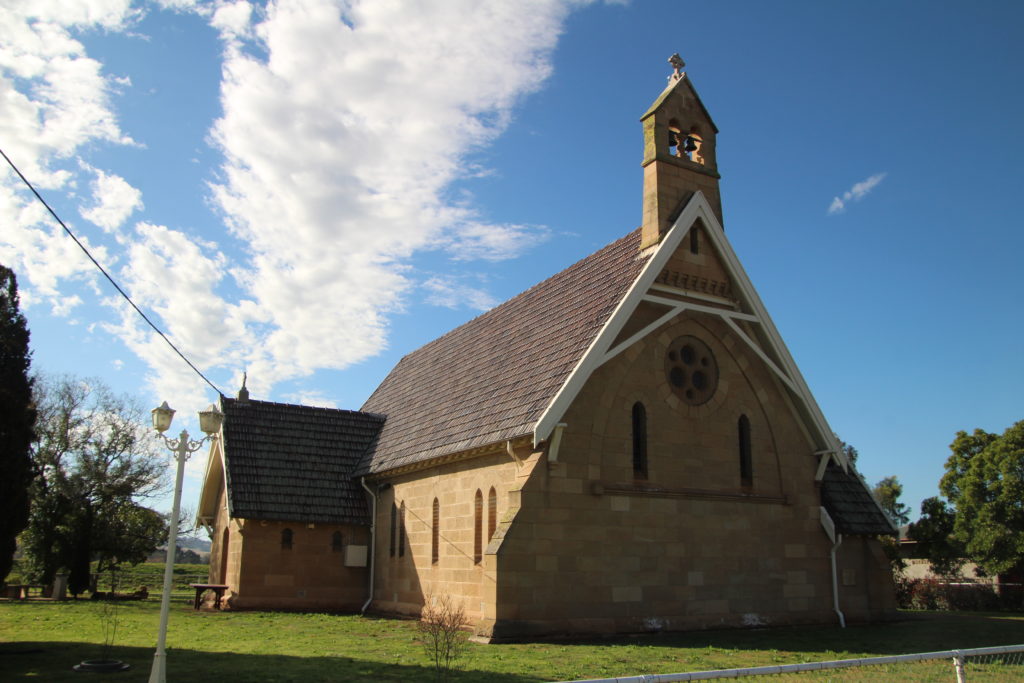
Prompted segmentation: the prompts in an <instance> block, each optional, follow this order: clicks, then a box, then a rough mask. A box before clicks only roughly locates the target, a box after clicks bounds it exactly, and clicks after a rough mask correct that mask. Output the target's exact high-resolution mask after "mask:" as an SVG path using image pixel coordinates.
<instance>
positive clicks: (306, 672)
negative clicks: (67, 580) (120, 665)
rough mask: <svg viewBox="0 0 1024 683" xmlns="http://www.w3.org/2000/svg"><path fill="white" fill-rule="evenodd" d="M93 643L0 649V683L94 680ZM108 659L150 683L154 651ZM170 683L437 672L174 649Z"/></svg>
mask: <svg viewBox="0 0 1024 683" xmlns="http://www.w3.org/2000/svg"><path fill="white" fill-rule="evenodd" d="M97 657H99V652H98V650H97V646H96V644H95V643H61V642H26V641H21V642H16V643H0V680H2V681H14V680H21V679H31V680H39V681H47V682H50V681H53V682H54V683H61V682H63V681H75V682H76V683H84V682H85V681H89V680H92V675H91V674H81V673H77V672H75V671H72V669H71V667H72V666H74V665H75V664H78V663H79V662H81V661H82V660H83V659H95V658H97ZM110 657H111V658H114V659H120V660H121V661H123V662H126V663H128V664H130V665H131V669H130V670H128V671H125V672H121V673H117V674H111V675H108V676H113V678H108V680H114V681H118V683H132V682H135V681H148V680H149V671H150V667H151V666H152V664H153V648H140V647H113V648H111V652H110ZM167 680H169V681H189V683H203V682H210V683H236V682H237V683H244V682H246V681H259V682H260V683H263V682H267V683H285V682H295V683H300V682H301V683H316V682H317V681H432V680H436V676H435V672H434V670H433V669H432V668H430V667H428V666H414V665H409V664H387V663H381V662H373V661H365V660H364V661H361V660H356V659H352V658H349V657H345V656H340V655H339V656H334V657H330V656H322V657H291V656H285V655H256V654H234V653H231V652H202V651H197V650H181V649H170V650H168V654H167ZM448 680H451V681H456V682H459V683H474V682H482V681H497V682H498V683H519V682H524V681H536V680H537V679H536V678H525V677H521V676H516V675H509V674H496V673H492V672H481V671H455V672H452V673H451V675H450V677H449V679H448Z"/></svg>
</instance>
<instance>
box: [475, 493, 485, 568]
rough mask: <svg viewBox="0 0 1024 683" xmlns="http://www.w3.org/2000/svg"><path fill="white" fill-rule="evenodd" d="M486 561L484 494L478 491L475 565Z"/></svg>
mask: <svg viewBox="0 0 1024 683" xmlns="http://www.w3.org/2000/svg"><path fill="white" fill-rule="evenodd" d="M483 559H484V494H482V493H480V489H477V490H476V496H475V497H474V499H473V564H480V562H482V561H483Z"/></svg>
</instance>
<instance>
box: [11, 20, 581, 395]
mask: <svg viewBox="0 0 1024 683" xmlns="http://www.w3.org/2000/svg"><path fill="white" fill-rule="evenodd" d="M580 4H583V3H581V2H575V1H573V0H523V1H522V2H516V3H509V2H505V1H503V0H434V1H431V2H421V3H397V2H382V1H380V0H351V1H350V2H339V1H338V0H277V1H273V0H272V1H271V2H269V3H268V4H267V5H266V7H265V8H260V9H258V10H257V9H254V7H257V6H256V5H250V4H249V3H247V2H245V1H244V0H222V1H218V2H212V3H206V4H203V3H193V2H191V1H190V0H160V1H158V2H157V3H156V4H155V5H149V8H150V11H156V12H159V11H167V10H160V9H159V7H161V6H162V7H167V8H171V11H192V12H195V13H196V14H198V15H199V16H201V17H204V18H205V19H206V20H207V21H208V22H209V23H210V25H211V26H212V27H213V28H215V29H216V30H217V31H218V32H219V34H220V36H221V39H222V41H223V46H224V49H223V64H222V76H223V81H222V84H221V105H222V111H223V114H222V117H221V118H220V119H219V120H217V121H215V122H212V125H211V136H210V137H211V140H212V141H213V144H214V145H215V147H216V148H217V150H219V151H220V153H222V155H223V163H222V165H221V168H220V169H219V173H218V176H217V178H218V180H217V182H216V183H215V184H213V185H211V186H210V193H211V198H212V200H213V204H214V205H215V207H216V210H217V211H218V212H219V216H218V217H219V218H221V219H223V221H224V222H225V223H226V225H227V226H228V227H229V229H230V231H231V238H233V240H234V241H235V242H236V243H237V245H240V246H241V249H238V250H236V251H231V252H224V251H223V250H222V248H221V246H220V245H218V244H213V243H211V242H208V241H203V240H201V239H199V238H197V237H196V236H195V235H194V234H193V233H191V232H186V231H184V230H182V229H180V228H176V227H175V226H166V225H160V224H159V217H155V218H153V219H149V217H148V216H146V215H145V214H142V218H144V219H147V220H144V221H142V222H139V223H138V224H136V225H135V226H134V228H128V227H127V226H126V221H128V219H129V218H131V216H132V214H133V213H135V212H141V211H143V210H144V207H143V205H142V199H141V194H140V193H139V191H138V190H137V189H135V188H133V187H132V186H131V184H130V182H129V180H130V178H129V179H125V178H123V177H121V175H119V174H118V173H116V172H114V171H113V170H111V169H107V168H102V169H101V168H96V167H95V165H89V162H87V161H85V160H84V158H83V157H84V156H85V154H86V150H88V149H89V148H90V147H94V146H95V145H96V143H106V144H128V145H132V144H136V143H135V141H134V140H132V138H131V137H130V136H129V135H127V134H126V133H125V132H124V131H122V130H121V128H120V125H119V123H118V119H117V115H116V112H115V110H114V108H113V105H112V96H113V95H114V94H116V93H118V92H124V93H126V95H128V94H131V87H132V86H131V84H130V82H128V81H127V80H126V79H123V78H118V77H117V76H116V75H110V74H105V73H104V69H103V65H102V64H101V63H100V62H99V61H97V60H96V59H94V58H92V57H90V56H88V55H87V54H86V50H85V47H84V46H83V45H82V44H81V43H80V42H79V41H77V40H76V39H75V38H74V35H73V30H72V29H74V30H78V29H87V28H97V27H98V28H102V29H104V30H105V31H108V32H111V33H114V32H126V31H129V30H136V29H135V26H134V25H135V23H137V19H138V17H139V16H140V11H139V10H135V9H132V7H131V5H130V2H129V0H82V2H77V3H66V2H64V1H63V0H31V1H29V0H17V1H16V2H14V3H5V4H4V6H3V7H0V112H3V115H0V139H2V140H11V141H14V142H13V143H11V145H10V149H6V150H5V151H8V153H9V154H12V156H14V157H15V158H16V161H18V160H23V161H21V165H22V166H23V170H25V171H26V173H27V174H28V175H29V176H30V177H31V178H33V180H34V181H36V182H38V183H39V184H40V186H41V187H49V188H52V189H58V190H62V191H64V192H66V193H69V192H71V191H72V190H73V189H74V187H75V185H76V183H77V184H79V185H81V186H82V187H85V186H86V185H87V184H88V187H89V189H90V192H91V198H90V199H88V200H87V201H88V202H89V204H88V205H87V206H84V207H82V208H81V209H80V213H81V215H82V216H83V217H85V218H86V219H88V220H89V221H92V222H94V223H96V224H97V225H99V226H100V227H102V228H103V229H104V230H105V231H107V232H108V233H112V234H113V236H114V237H115V238H116V239H114V240H110V243H109V244H108V243H103V244H90V243H89V240H86V239H83V242H85V243H86V244H89V246H90V248H91V249H93V250H94V254H95V255H96V256H97V258H98V259H99V260H100V262H101V263H104V264H105V265H107V266H108V267H109V268H110V269H111V270H112V272H113V273H114V275H115V276H116V277H117V278H118V279H119V281H120V282H121V284H122V285H123V286H124V287H125V289H126V290H127V291H129V292H131V293H132V296H133V298H134V299H135V300H136V303H137V304H139V306H140V307H142V308H143V310H146V311H151V312H152V313H153V316H154V318H155V320H156V321H157V322H158V323H159V324H160V325H161V326H162V328H163V329H164V330H165V332H167V334H168V336H169V337H170V338H171V339H172V340H173V341H174V342H175V344H177V345H178V346H179V347H180V348H181V349H182V350H183V351H185V353H186V354H187V355H188V356H189V358H190V359H191V360H192V361H193V362H194V363H195V364H196V365H197V366H198V367H200V368H202V369H203V370H204V371H206V374H208V375H209V374H210V372H211V371H216V372H219V374H220V376H223V375H224V374H225V373H232V374H237V375H239V376H238V377H237V378H236V379H237V380H240V371H241V368H243V367H245V368H247V369H248V371H249V387H250V389H251V390H252V391H253V393H254V394H255V395H262V396H268V395H270V392H271V389H272V387H273V385H274V384H276V383H278V382H281V381H283V380H287V379H295V378H301V377H304V376H307V375H309V374H311V373H313V372H315V371H316V370H318V369H322V368H335V369H337V368H344V367H346V366H348V365H351V364H352V363H356V362H358V361H360V360H362V359H365V358H367V357H369V356H371V355H373V354H375V353H378V352H379V351H380V350H381V349H382V348H384V347H385V346H386V344H387V334H388V316H389V314H391V313H392V312H394V311H397V310H401V309H402V307H403V306H404V305H405V303H406V298H407V297H408V296H409V293H410V289H411V285H412V283H414V282H416V281H420V280H422V276H421V275H418V274H417V273H415V272H413V270H412V267H411V266H410V265H409V264H410V257H411V256H412V255H413V254H414V253H416V252H418V251H423V250H437V249H443V250H446V251H447V252H448V253H449V254H450V255H451V257H452V259H453V268H454V269H455V270H456V272H455V273H453V274H449V275H446V276H445V277H436V278H432V279H429V280H428V282H429V283H430V284H429V285H428V287H427V289H428V290H429V291H430V292H431V294H430V297H431V300H432V301H433V303H436V304H437V305H445V306H448V305H455V306H458V305H466V306H470V307H472V308H477V309H481V310H483V309H486V308H489V307H491V306H493V305H494V303H495V301H494V300H493V298H492V297H491V296H490V295H489V294H488V293H487V292H486V290H485V289H483V288H481V287H478V286H474V284H472V283H467V282H466V277H467V276H465V275H461V274H459V272H458V270H457V269H458V268H459V267H461V266H460V265H458V264H460V263H461V262H464V261H469V260H489V261H493V260H500V259H507V258H512V257H515V256H517V255H519V254H521V253H523V252H524V251H525V250H527V249H529V248H530V247H532V246H534V245H535V244H537V243H538V242H539V241H541V240H543V239H545V238H546V237H547V234H548V233H547V230H546V229H545V228H543V227H539V226H524V225H518V224H498V223H495V222H494V221H489V220H487V219H486V217H484V216H481V215H480V213H479V211H477V210H475V209H474V208H473V207H472V206H471V205H466V204H464V203H456V202H453V201H452V200H451V199H450V198H449V189H450V187H451V185H452V183H453V182H454V181H457V180H463V179H467V178H472V177H475V176H479V175H480V174H482V173H486V172H487V170H486V169H480V168H478V167H476V166H474V165H473V164H471V163H469V162H468V161H467V158H468V157H469V155H470V154H471V153H472V152H474V151H475V150H477V149H479V148H480V147H481V146H482V145H486V144H488V143H489V142H490V141H492V140H493V139H494V138H495V137H496V136H498V135H499V134H501V132H502V131H503V130H504V129H505V127H506V126H507V125H508V123H509V121H510V120H511V117H512V113H513V109H514V107H515V106H516V104H517V103H518V102H519V101H520V100H521V98H522V97H524V96H525V95H527V94H528V93H530V92H532V91H534V90H535V89H537V88H538V87H539V86H540V84H541V83H543V81H544V80H545V79H546V78H547V76H548V75H549V74H550V71H551V65H550V61H549V60H550V56H551V53H552V50H553V48H554V46H555V44H556V42H557V39H558V36H559V34H560V32H561V30H562V24H563V21H564V19H565V18H566V16H567V14H568V12H569V11H570V9H571V8H572V7H575V6H578V5H580ZM65 7H70V8H72V9H70V10H67V11H64V8H65ZM141 142H142V143H145V142H146V141H145V140H142V141H141ZM143 153H144V152H143ZM183 153H184V151H183ZM187 153H188V154H189V155H193V154H194V150H187ZM147 199H152V198H151V197H150V198H147ZM76 201H79V202H80V201H81V198H76ZM151 203H152V202H151ZM0 213H2V215H3V216H4V217H5V219H6V218H10V217H13V218H14V220H13V221H12V223H13V225H12V228H11V229H10V230H7V229H6V228H5V230H4V231H3V234H0V259H4V260H6V262H8V263H11V264H12V265H14V266H15V267H16V268H17V269H18V271H19V274H22V273H24V274H26V277H27V279H28V281H29V282H30V283H31V287H29V288H28V290H27V292H28V293H27V294H26V300H40V299H48V300H49V301H50V302H51V304H52V305H56V306H58V307H59V305H60V303H59V302H64V305H65V307H68V308H69V307H70V306H71V305H73V304H74V303H75V300H74V298H73V297H71V296H67V295H66V294H67V292H65V291H64V290H65V289H66V288H67V287H68V286H69V285H72V284H74V283H77V282H79V281H85V282H86V283H90V282H93V281H94V280H95V278H96V273H95V272H94V271H93V270H92V267H91V265H89V264H88V262H87V261H86V260H85V259H84V257H82V256H81V255H80V254H77V253H76V254H74V255H72V253H71V252H72V251H75V250H76V249H77V247H74V245H73V243H71V242H70V241H69V240H67V239H65V238H64V237H63V235H61V234H60V233H59V228H56V229H55V228H54V226H53V225H52V223H51V222H50V219H49V218H48V217H47V216H46V215H45V214H44V213H42V212H41V209H40V207H38V206H37V205H35V204H34V203H33V202H32V201H29V199H28V198H27V197H26V196H25V194H24V193H23V192H22V191H20V190H18V191H15V189H14V186H13V184H11V183H10V182H9V180H5V181H3V182H0ZM218 241H223V242H225V243H227V242H228V241H229V238H228V237H227V236H225V238H224V239H223V240H221V239H220V238H218ZM183 263H187V264H188V267H187V268H185V267H182V265H181V264H183ZM93 286H95V285H93ZM104 291H106V290H104ZM105 303H106V304H107V305H108V306H109V307H110V308H111V309H112V310H113V311H114V312H115V313H114V314H115V320H114V321H113V322H107V323H105V324H104V325H102V326H101V329H104V330H106V331H107V332H108V333H111V334H113V335H115V336H117V337H119V338H121V339H122V340H123V341H124V343H125V344H126V345H127V346H128V347H129V348H130V349H131V350H132V351H133V352H134V353H135V354H136V355H137V356H138V357H140V358H141V359H142V360H143V361H144V362H145V363H146V364H147V365H148V366H149V368H150V374H149V382H150V385H151V387H150V388H151V389H152V390H153V392H154V393H155V394H156V395H159V396H161V397H166V398H168V400H171V401H173V402H174V403H177V404H180V405H189V406H197V405H202V404H203V403H204V401H203V399H202V396H203V392H204V391H205V388H204V386H203V385H201V384H199V383H198V382H197V381H196V378H195V375H194V374H193V373H192V371H191V370H189V369H188V368H187V367H186V366H185V365H184V364H183V363H182V362H181V360H180V359H178V358H177V357H176V356H175V355H174V353H173V352H172V351H170V350H169V349H168V348H167V347H166V345H165V344H164V342H163V341H162V340H161V339H159V338H158V337H157V336H156V335H155V333H153V332H152V331H151V330H150V329H149V328H148V327H146V326H145V325H144V323H142V322H141V321H140V320H139V319H138V318H137V316H136V314H135V313H134V312H133V311H132V310H131V309H130V308H129V307H128V306H127V304H126V303H125V302H124V301H123V300H120V299H117V298H114V297H111V298H109V299H108V300H106V301H105ZM234 386H238V382H236V383H235V384H234ZM297 395H303V396H306V397H307V398H308V399H310V400H313V399H315V402H322V400H320V398H318V397H317V396H316V395H313V394H303V393H302V391H301V390H299V393H298V394H297Z"/></svg>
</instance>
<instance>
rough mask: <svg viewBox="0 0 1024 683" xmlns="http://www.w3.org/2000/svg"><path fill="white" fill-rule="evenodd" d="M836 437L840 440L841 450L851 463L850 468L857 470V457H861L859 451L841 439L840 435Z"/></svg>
mask: <svg viewBox="0 0 1024 683" xmlns="http://www.w3.org/2000/svg"><path fill="white" fill-rule="evenodd" d="M835 437H836V439H838V440H839V450H840V451H842V453H843V455H845V456H846V460H847V461H848V462H849V463H850V467H852V468H853V469H857V456H858V455H859V453H857V449H856V448H854V447H853V446H852V445H850V444H848V443H846V442H845V441H843V440H842V439H840V438H839V435H838V434H836V435H835Z"/></svg>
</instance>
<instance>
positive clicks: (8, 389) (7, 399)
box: [0, 265, 36, 582]
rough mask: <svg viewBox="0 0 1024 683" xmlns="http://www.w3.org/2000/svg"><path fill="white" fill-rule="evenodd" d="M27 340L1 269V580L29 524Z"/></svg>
mask: <svg viewBox="0 0 1024 683" xmlns="http://www.w3.org/2000/svg"><path fill="white" fill-rule="evenodd" d="M28 342H29V331H28V326H27V325H26V324H25V316H23V315H22V313H21V310H20V309H19V300H18V280H17V278H16V277H15V276H14V273H13V272H12V271H11V270H10V269H9V268H7V267H5V266H3V265H0V473H2V474H0V582H2V581H3V579H4V578H5V577H6V576H7V573H8V572H9V571H10V570H11V562H12V560H13V558H14V551H15V550H16V548H17V537H18V534H19V533H21V531H22V529H24V528H25V527H26V526H27V525H28V515H29V495H28V489H29V484H30V483H31V481H32V471H33V470H32V457H31V446H32V441H33V439H34V438H35V432H34V431H33V427H34V426H35V421H36V411H35V407H34V406H33V403H32V379H31V378H30V377H29V365H30V364H31V353H30V352H29V348H28Z"/></svg>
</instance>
